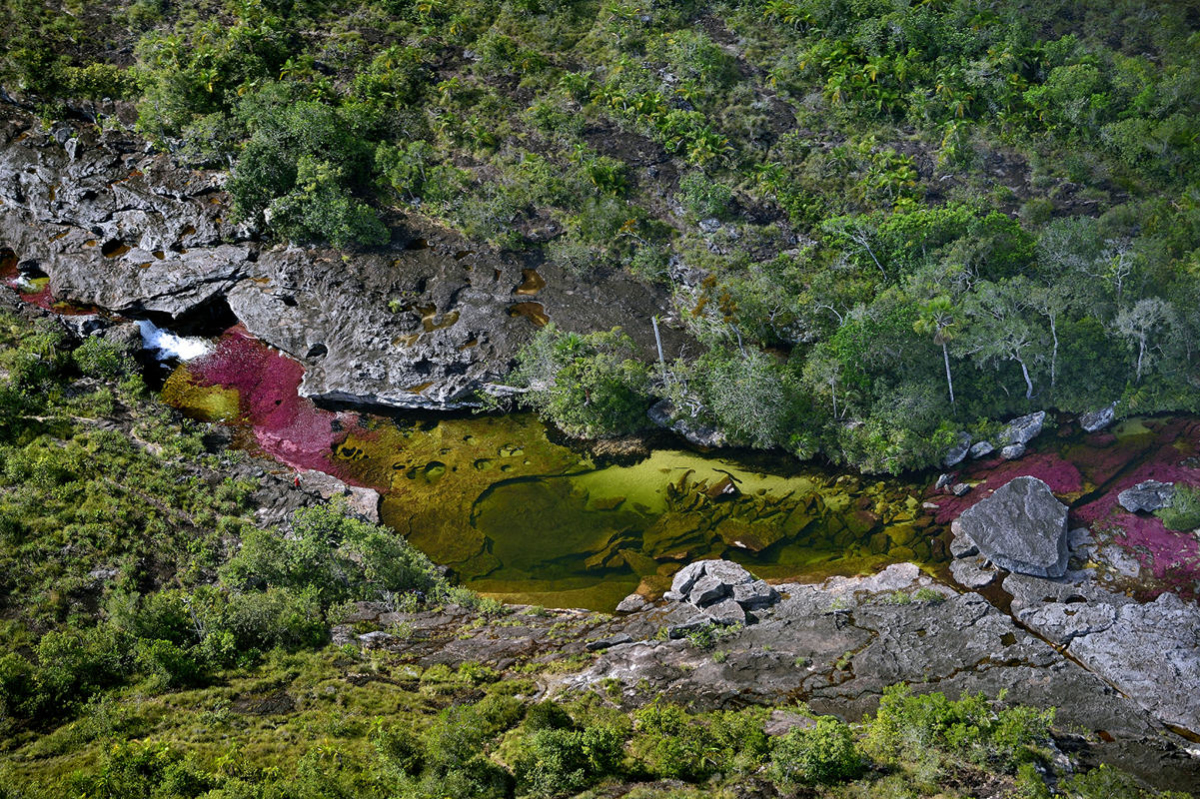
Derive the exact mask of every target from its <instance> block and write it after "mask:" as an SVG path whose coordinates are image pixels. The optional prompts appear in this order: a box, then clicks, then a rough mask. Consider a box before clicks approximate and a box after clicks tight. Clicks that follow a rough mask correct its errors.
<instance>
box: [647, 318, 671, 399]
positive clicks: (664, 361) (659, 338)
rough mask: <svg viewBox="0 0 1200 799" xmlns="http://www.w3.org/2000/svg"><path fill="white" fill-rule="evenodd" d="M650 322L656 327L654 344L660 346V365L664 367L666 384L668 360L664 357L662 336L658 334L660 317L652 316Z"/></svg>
mask: <svg viewBox="0 0 1200 799" xmlns="http://www.w3.org/2000/svg"><path fill="white" fill-rule="evenodd" d="M650 322H651V323H652V324H653V325H654V343H655V344H656V345H658V365H659V366H661V367H662V378H663V383H666V382H667V359H666V358H664V357H663V348H662V336H660V335H659V334H658V315H657V314H656V315H654V316H651V317H650Z"/></svg>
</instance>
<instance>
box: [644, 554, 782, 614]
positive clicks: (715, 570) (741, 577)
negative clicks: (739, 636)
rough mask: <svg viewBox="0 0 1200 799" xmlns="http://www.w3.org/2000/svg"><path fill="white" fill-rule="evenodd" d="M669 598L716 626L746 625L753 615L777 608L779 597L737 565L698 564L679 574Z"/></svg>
mask: <svg viewBox="0 0 1200 799" xmlns="http://www.w3.org/2000/svg"><path fill="white" fill-rule="evenodd" d="M666 598H667V599H669V600H676V601H680V602H686V603H689V604H690V605H692V606H694V607H696V608H698V609H700V610H701V611H702V615H703V616H705V617H707V618H708V620H710V621H712V622H713V623H716V624H744V623H746V622H748V621H753V617H752V616H749V615H748V614H749V613H751V612H754V611H760V610H762V609H764V608H767V607H770V606H771V605H773V604H775V602H777V601H778V600H779V593H778V592H777V591H776V590H775V589H774V588H772V587H771V586H770V585H768V584H767V583H766V581H764V580H758V579H755V577H754V575H752V574H750V572H748V571H746V569H744V568H743V567H742V566H739V565H738V564H736V563H733V562H731V561H728V560H698V561H696V562H694V563H689V564H688V565H687V566H684V567H683V568H682V569H680V570H679V571H678V572H676V574H675V577H674V578H673V579H672V581H671V590H670V591H669V592H667V594H666Z"/></svg>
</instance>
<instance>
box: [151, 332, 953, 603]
mask: <svg viewBox="0 0 1200 799" xmlns="http://www.w3.org/2000/svg"><path fill="white" fill-rule="evenodd" d="M210 357H211V360H210V361H208V362H197V363H192V364H188V365H185V366H182V367H180V370H179V371H177V372H176V373H175V374H174V375H173V376H172V378H171V380H170V381H168V389H169V390H167V391H165V392H164V398H165V399H167V400H168V401H171V402H172V403H173V404H175V405H176V406H177V407H180V408H182V409H184V410H186V411H188V412H190V413H192V414H194V415H197V416H200V417H203V418H208V419H211V420H214V421H222V422H225V423H229V424H234V425H236V426H238V427H240V428H241V431H242V435H240V436H238V440H239V441H241V442H246V443H248V444H249V445H251V446H255V447H257V448H259V449H261V450H263V451H265V452H266V453H267V454H269V455H271V456H273V457H275V458H277V459H278V460H280V461H281V462H283V463H285V464H288V465H290V466H292V467H295V468H318V469H321V470H323V471H327V472H329V473H331V474H334V475H336V476H337V477H339V478H341V479H343V480H346V481H347V482H351V483H354V484H358V485H363V486H369V487H372V488H375V489H377V490H379V491H380V493H381V494H382V495H383V502H382V506H381V515H382V518H383V521H384V522H385V523H387V524H388V525H390V526H391V527H393V528H394V529H396V530H397V531H399V532H400V533H402V534H404V535H405V536H406V537H407V538H408V539H409V540H410V541H411V542H412V543H413V544H414V545H416V546H417V547H419V548H420V549H422V550H423V551H424V552H426V553H427V554H429V556H430V557H432V558H433V559H434V560H435V561H436V562H438V563H441V564H444V565H446V566H449V567H450V568H451V569H453V570H454V572H455V573H456V574H457V575H458V577H459V578H460V579H461V580H462V582H463V583H465V584H466V585H468V586H470V587H472V588H474V589H476V590H478V591H480V592H482V593H485V594H490V595H493V596H496V597H499V598H502V599H504V600H507V601H513V602H528V603H533V604H542V605H545V606H553V607H585V608H592V609H597V610H611V609H612V608H614V607H615V606H616V604H617V603H618V602H619V601H620V600H621V598H622V597H624V596H625V595H627V594H629V593H630V592H632V591H634V590H638V591H641V592H642V593H647V594H653V593H658V592H661V591H663V590H665V588H667V587H668V586H669V584H670V575H671V574H672V573H673V572H674V571H675V570H677V569H678V568H679V567H680V565H682V564H683V563H686V562H688V561H690V560H694V559H697V558H707V557H726V558H730V559H732V560H735V561H739V562H741V563H743V564H745V565H746V566H747V567H748V568H750V569H751V570H752V571H753V572H755V573H756V574H758V575H760V576H762V577H766V578H768V579H784V578H791V577H805V578H806V579H817V578H820V577H823V576H827V575H830V574H855V573H860V572H866V571H871V570H873V569H876V568H879V567H881V566H882V565H884V564H886V563H891V562H899V561H905V560H917V561H922V562H927V563H928V562H932V561H935V560H940V557H939V556H941V555H942V554H943V549H942V546H941V540H940V538H939V537H940V535H941V533H942V532H943V531H942V529H941V528H940V527H938V526H936V525H934V524H933V522H932V519H931V517H930V516H929V515H928V514H927V512H926V511H924V510H923V508H922V506H921V502H920V500H919V498H918V491H919V489H917V488H916V487H914V486H909V485H906V484H904V483H902V482H899V481H864V480H862V479H860V478H858V477H854V476H850V475H842V476H840V477H838V476H836V475H834V474H831V473H829V472H826V471H822V470H820V469H817V468H811V467H810V468H799V467H797V466H796V464H795V462H794V461H789V460H788V459H786V458H782V457H781V458H779V459H776V460H774V461H772V465H771V466H769V467H760V466H749V465H745V464H740V463H738V462H737V461H735V460H733V459H730V458H722V457H716V456H712V455H702V454H698V453H693V452H685V451H679V450H660V451H656V452H653V453H652V454H651V455H649V457H647V458H645V459H644V460H641V461H640V462H638V463H635V464H633V465H607V466H604V465H602V466H599V467H598V466H597V465H596V464H595V463H594V462H593V460H592V459H591V458H590V457H589V456H588V455H586V454H580V453H578V452H575V451H573V450H571V449H570V448H568V447H565V446H561V445H559V444H556V443H554V442H552V441H551V440H550V439H549V437H548V436H547V433H546V429H545V427H544V426H543V425H542V423H541V422H540V421H538V420H537V419H536V418H535V417H533V416H531V415H528V414H510V415H506V416H477V417H472V418H450V417H448V418H444V419H441V420H438V421H436V422H432V421H422V420H411V419H405V418H402V417H401V418H392V417H384V416H371V415H367V414H360V413H355V412H340V413H335V412H333V411H327V410H323V409H320V408H317V407H316V406H314V405H313V404H312V403H311V402H309V401H308V400H306V399H302V398H299V397H298V395H297V394H296V391H297V388H298V382H299V378H300V372H299V370H298V369H297V368H296V366H297V365H296V364H295V362H293V361H288V360H287V359H284V358H283V356H281V355H279V354H278V353H275V352H274V351H271V350H269V348H266V347H265V345H263V344H261V343H260V342H256V341H254V340H253V339H251V338H249V337H247V336H245V335H244V332H239V331H232V332H231V333H230V334H227V335H226V336H225V337H224V338H223V339H222V342H221V344H220V346H218V347H217V349H216V351H215V354H214V355H213V356H210ZM763 468H769V469H770V470H771V472H775V473H770V472H768V471H763Z"/></svg>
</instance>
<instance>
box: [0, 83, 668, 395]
mask: <svg viewBox="0 0 1200 799" xmlns="http://www.w3.org/2000/svg"><path fill="white" fill-rule="evenodd" d="M224 180H225V175H224V173H220V172H201V171H195V170H190V169H186V168H184V167H183V166H181V165H179V164H178V163H176V162H175V161H173V160H172V159H171V157H170V156H168V155H165V154H156V153H154V152H153V150H152V148H151V147H150V146H149V145H148V144H147V143H146V142H145V141H143V140H140V139H137V138H134V137H132V136H130V135H128V134H125V133H121V132H118V131H115V130H111V129H107V130H103V131H100V130H98V129H97V128H96V127H95V126H94V125H86V124H78V125H72V124H67V123H61V124H57V125H55V126H53V127H52V128H51V129H49V130H45V129H43V127H42V125H41V123H40V122H39V121H38V120H37V119H36V118H34V117H33V116H31V115H27V114H25V113H24V112H22V111H20V110H17V109H15V108H12V107H6V106H0V204H2V207H3V209H4V213H3V214H0V259H2V260H4V261H5V262H6V263H7V265H8V267H9V269H10V270H12V269H15V270H17V272H19V274H20V275H22V276H24V277H25V278H26V279H27V280H35V279H37V278H39V277H43V276H45V277H48V278H49V285H48V294H49V297H48V298H47V299H48V301H49V302H58V303H72V304H75V305H81V306H95V307H98V308H102V309H106V310H108V311H111V312H114V313H120V314H124V315H127V316H135V317H152V318H154V319H156V320H158V321H164V320H170V321H173V322H174V323H175V324H177V325H181V326H184V327H188V326H191V327H199V328H203V329H208V330H210V331H213V332H216V331H217V330H220V329H224V327H226V326H228V324H230V323H232V322H233V321H235V320H237V321H240V322H241V323H242V324H243V325H244V326H245V328H246V330H247V331H248V332H249V333H250V334H251V335H253V336H255V337H257V338H259V339H261V340H263V341H266V342H268V343H269V344H271V345H272V346H273V347H276V348H277V349H279V350H281V351H282V352H285V353H287V354H288V355H289V356H291V357H292V358H294V359H296V360H297V362H299V363H300V364H301V366H302V367H303V375H304V382H303V385H302V386H301V392H302V394H303V395H304V396H311V397H317V398H322V399H327V400H342V401H349V402H355V403H370V404H377V405H383V406H389V407H393V408H433V409H439V410H445V409H448V408H455V407H461V406H463V405H464V404H467V403H470V402H472V401H473V397H474V394H475V392H476V391H478V390H484V391H488V390H499V389H496V388H495V384H496V383H497V381H499V380H500V379H501V378H502V377H503V376H504V374H505V373H506V372H507V370H508V368H509V364H510V363H511V361H512V359H513V357H514V355H515V354H516V352H517V351H518V349H519V348H520V346H521V345H522V344H523V343H525V342H526V341H527V340H528V339H529V337H530V336H531V335H532V333H533V332H534V331H535V330H536V329H537V328H538V327H540V326H543V325H545V324H547V323H548V322H550V321H553V322H554V323H555V324H556V325H558V326H559V327H560V328H563V329H565V330H578V331H591V330H607V329H609V328H612V327H614V326H617V325H620V326H622V327H624V328H625V330H626V332H627V333H629V334H630V335H631V336H632V337H633V338H634V340H635V341H636V342H637V343H638V344H639V345H640V346H641V347H642V350H643V353H644V354H645V355H647V356H649V355H650V354H651V353H652V352H653V347H654V334H653V332H652V329H651V323H650V318H651V317H652V316H655V315H662V316H664V317H667V318H666V319H665V322H666V323H665V324H663V325H662V332H663V336H664V342H663V343H664V347H665V349H666V352H667V354H668V356H669V357H673V356H674V355H676V354H677V353H678V352H679V351H680V348H681V347H683V346H684V345H685V343H686V337H685V336H684V335H683V334H681V333H679V332H677V331H676V330H675V329H674V328H673V327H672V325H671V324H670V319H669V309H668V303H667V297H666V294H665V293H664V292H662V291H659V290H655V289H652V288H648V287H647V286H645V285H643V284H641V283H638V282H636V281H634V280H633V279H632V278H630V277H628V276H627V275H625V274H624V273H620V272H614V273H612V274H605V275H590V276H589V277H588V279H587V280H586V281H584V280H581V279H580V278H578V277H576V276H574V275H572V274H571V273H569V272H566V271H564V270H562V269H561V268H559V267H557V266H555V265H553V264H548V263H542V262H540V261H538V260H536V259H535V258H521V257H513V256H507V255H500V254H497V253H493V252H486V251H476V249H474V248H473V246H472V245H470V244H469V243H468V242H466V241H464V240H461V239H460V238H459V237H457V236H455V235H453V234H450V233H448V232H447V231H444V230H439V229H432V228H421V229H417V228H412V227H409V226H400V225H398V224H397V225H394V226H393V231H394V235H393V241H392V243H391V244H389V245H387V246H385V247H382V248H379V249H377V250H373V251H371V252H352V253H345V252H341V251H334V250H322V249H312V248H297V247H269V246H266V245H264V244H263V243H262V242H261V240H260V239H259V236H258V232H257V231H255V230H254V229H252V228H250V227H248V226H246V225H238V224H235V223H234V222H233V221H232V220H231V219H230V208H229V198H228V195H227V194H226V193H225V192H224V191H223V189H222V186H223V184H224ZM393 221H394V220H393ZM9 277H10V278H15V277H17V274H15V273H12V274H10V275H9Z"/></svg>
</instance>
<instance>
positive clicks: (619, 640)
mask: <svg viewBox="0 0 1200 799" xmlns="http://www.w3.org/2000/svg"><path fill="white" fill-rule="evenodd" d="M631 643H633V636H632V635H630V634H629V633H617V634H616V635H610V636H609V637H607V638H601V639H600V640H598V641H588V642H587V644H586V645H585V646H584V648H585V649H586V650H587V651H589V652H601V651H603V650H605V649H611V648H612V647H614V646H620V645H621V644H631Z"/></svg>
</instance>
